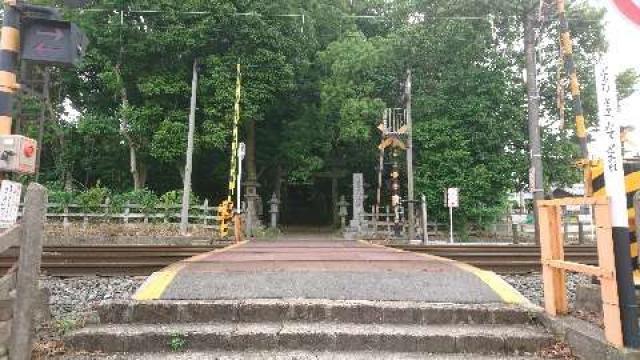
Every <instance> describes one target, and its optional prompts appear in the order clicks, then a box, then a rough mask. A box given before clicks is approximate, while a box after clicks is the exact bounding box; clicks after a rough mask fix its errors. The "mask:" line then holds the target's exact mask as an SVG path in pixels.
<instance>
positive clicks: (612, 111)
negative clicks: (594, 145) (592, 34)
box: [596, 57, 629, 228]
mask: <svg viewBox="0 0 640 360" xmlns="http://www.w3.org/2000/svg"><path fill="white" fill-rule="evenodd" d="M596 88H597V94H598V118H599V120H600V123H599V135H600V140H601V141H602V144H601V147H600V148H601V153H600V154H599V156H600V157H601V159H602V161H603V162H604V179H605V183H606V189H607V195H608V196H609V197H610V198H611V222H612V226H613V227H625V228H626V227H629V219H628V215H627V194H626V191H625V185H624V167H623V166H624V165H623V161H622V143H621V141H620V124H619V122H618V95H617V91H616V82H615V75H614V74H613V73H612V72H611V70H610V68H609V61H608V58H607V57H603V58H601V59H600V61H599V62H598V64H597V65H596Z"/></svg>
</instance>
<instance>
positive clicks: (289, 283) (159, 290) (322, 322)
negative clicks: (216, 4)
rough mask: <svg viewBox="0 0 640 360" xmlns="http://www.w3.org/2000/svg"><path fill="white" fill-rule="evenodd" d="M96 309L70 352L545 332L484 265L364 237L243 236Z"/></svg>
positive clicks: (437, 349) (457, 350) (321, 350)
mask: <svg viewBox="0 0 640 360" xmlns="http://www.w3.org/2000/svg"><path fill="white" fill-rule="evenodd" d="M96 311H97V315H98V318H99V319H100V321H99V323H97V324H94V325H90V326H87V327H85V328H83V329H79V330H77V331H75V332H73V333H71V334H70V335H68V336H67V338H66V345H67V348H68V349H70V350H71V352H70V353H69V355H68V359H75V360H81V359H89V358H90V359H141V360H146V359H176V360H179V359H185V360H186V359H345V360H346V359H418V358H429V359H441V360H449V359H451V360H454V359H483V360H494V359H538V358H539V357H537V356H538V355H539V351H540V350H541V349H543V348H545V347H548V346H551V345H553V344H554V342H555V340H554V338H553V336H552V335H551V334H550V333H549V332H548V331H547V330H546V329H544V327H542V326H541V322H540V321H539V316H540V313H539V310H538V309H537V308H535V307H533V306H532V305H531V304H530V303H528V302H527V301H526V300H525V299H524V297H522V295H520V294H519V293H518V292H517V291H515V290H514V289H513V288H511V287H510V286H509V285H508V284H507V283H506V282H504V281H503V280H502V279H501V278H500V277H499V276H497V275H495V274H494V273H491V272H487V271H482V270H480V269H477V268H474V267H471V266H469V265H466V264H462V263H458V262H455V261H450V260H447V259H443V258H438V257H433V256H428V255H420V254H414V253H408V252H403V251H398V250H393V249H389V248H385V247H382V246H373V245H370V244H368V243H364V242H346V241H317V240H306V241H269V242H267V241H264V242H247V243H241V244H238V245H235V246H231V247H229V248H226V249H223V250H220V251H214V252H210V253H207V254H203V255H199V256H196V257H194V258H191V259H189V260H186V261H182V262H179V263H176V264H173V265H171V266H169V267H167V268H166V269H164V270H162V271H159V272H157V273H155V274H154V275H152V276H150V277H149V278H148V279H147V281H146V282H145V283H144V284H143V285H142V287H141V288H140V289H139V290H138V292H137V293H136V295H135V299H134V300H132V301H120V302H107V303H103V304H101V305H100V306H98V307H97V309H96ZM87 356H92V357H87Z"/></svg>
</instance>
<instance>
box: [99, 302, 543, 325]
mask: <svg viewBox="0 0 640 360" xmlns="http://www.w3.org/2000/svg"><path fill="white" fill-rule="evenodd" d="M96 310H97V312H98V315H99V318H100V323H102V324H169V323H189V322H198V323H209V322H219V321H226V322H240V323H241V322H262V321H268V322H285V321H309V322H338V323H356V324H422V325H438V324H504V325H515V324H529V323H532V322H535V320H536V318H537V317H538V314H539V313H538V310H534V309H525V308H522V307H518V306H512V305H504V304H488V305H461V304H428V303H419V302H378V301H335V300H316V301H312V300H244V301H241V300H238V301H232V300H229V301H173V300H172V301H149V302H132V301H117V302H107V303H103V304H101V305H99V306H98V307H97V309H96Z"/></svg>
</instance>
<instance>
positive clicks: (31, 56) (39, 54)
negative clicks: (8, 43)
mask: <svg viewBox="0 0 640 360" xmlns="http://www.w3.org/2000/svg"><path fill="white" fill-rule="evenodd" d="M88 43H89V41H88V39H87V37H86V36H85V34H84V33H83V32H82V31H81V30H80V29H79V28H78V27H77V26H76V25H75V24H73V23H70V22H68V21H62V20H51V19H44V18H27V19H25V22H24V24H23V30H22V44H23V45H22V59H24V60H28V61H32V62H36V63H43V64H53V65H78V64H79V63H80V61H81V60H82V57H83V56H84V53H85V49H86V48H87V45H88Z"/></svg>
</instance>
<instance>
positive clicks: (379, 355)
mask: <svg viewBox="0 0 640 360" xmlns="http://www.w3.org/2000/svg"><path fill="white" fill-rule="evenodd" d="M426 358H428V359H429V360H542V359H541V358H539V357H535V356H505V355H498V356H495V355H494V356H492V355H476V354H428V355H426V356H425V354H422V353H389V352H368V351H361V352H309V351H287V352H284V351H283V352H272V351H264V352H252V351H243V352H229V351H224V352H185V353H181V354H176V353H150V354H139V355H137V354H122V355H96V354H92V355H70V356H66V357H64V360H107V359H108V360H196V359H197V360H424V359H426Z"/></svg>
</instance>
